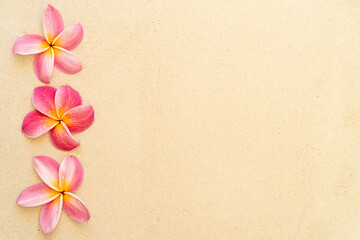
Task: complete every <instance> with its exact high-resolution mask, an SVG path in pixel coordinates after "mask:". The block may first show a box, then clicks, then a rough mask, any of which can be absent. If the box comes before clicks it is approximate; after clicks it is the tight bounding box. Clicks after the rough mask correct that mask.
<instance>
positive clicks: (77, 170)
mask: <svg viewBox="0 0 360 240" xmlns="http://www.w3.org/2000/svg"><path fill="white" fill-rule="evenodd" d="M83 177H84V169H83V167H82V165H81V163H80V161H79V160H77V158H76V157H74V156H68V157H66V158H65V159H64V160H63V161H62V163H61V165H60V169H59V184H60V188H61V190H62V191H65V192H74V191H75V190H76V189H78V188H79V187H80V185H81V183H82V181H83Z"/></svg>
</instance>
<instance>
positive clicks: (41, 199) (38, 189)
mask: <svg viewBox="0 0 360 240" xmlns="http://www.w3.org/2000/svg"><path fill="white" fill-rule="evenodd" d="M59 194H60V193H59V192H57V191H55V190H53V189H51V188H49V187H48V186H47V185H46V184H45V183H38V184H35V185H32V186H30V187H28V188H26V189H25V190H24V191H22V192H21V193H20V195H19V197H18V199H17V200H16V203H17V204H19V205H21V206H23V207H34V206H39V205H42V204H45V203H48V202H50V201H52V200H54V199H55V198H56V197H57V196H59Z"/></svg>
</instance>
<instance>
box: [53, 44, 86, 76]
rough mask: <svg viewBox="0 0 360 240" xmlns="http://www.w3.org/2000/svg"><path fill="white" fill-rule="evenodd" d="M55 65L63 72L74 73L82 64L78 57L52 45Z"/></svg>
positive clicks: (79, 69)
mask: <svg viewBox="0 0 360 240" xmlns="http://www.w3.org/2000/svg"><path fill="white" fill-rule="evenodd" d="M54 54H55V67H56V68H57V69H58V70H59V71H60V72H63V73H66V74H75V73H77V72H79V71H81V69H82V64H81V62H80V60H79V58H78V57H76V56H75V55H74V54H72V53H71V52H69V51H68V50H66V49H64V48H60V47H54Z"/></svg>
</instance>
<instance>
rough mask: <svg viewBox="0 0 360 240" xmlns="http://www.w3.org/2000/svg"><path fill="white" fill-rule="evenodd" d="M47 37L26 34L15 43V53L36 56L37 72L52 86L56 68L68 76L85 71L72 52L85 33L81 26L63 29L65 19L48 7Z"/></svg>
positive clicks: (45, 21)
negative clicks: (51, 82) (52, 75)
mask: <svg viewBox="0 0 360 240" xmlns="http://www.w3.org/2000/svg"><path fill="white" fill-rule="evenodd" d="M43 28H44V35H45V37H43V36H40V35H25V36H22V37H20V38H18V39H17V40H16V42H15V43H14V46H13V49H12V51H13V52H14V53H18V54H21V55H29V54H36V55H35V59H34V71H35V75H36V76H37V78H38V79H39V80H40V81H42V82H43V83H49V82H50V77H51V74H52V72H53V68H54V66H55V67H56V68H57V69H58V70H59V71H61V72H63V73H66V74H74V73H77V72H79V71H80V70H81V69H82V65H81V62H80V60H79V59H78V58H77V57H76V56H75V55H74V54H72V53H71V52H70V51H71V50H73V49H75V48H76V47H77V46H78V45H79V44H80V42H81V40H82V38H83V35H84V32H83V28H82V26H81V24H80V23H78V24H75V25H71V26H69V27H67V28H66V29H65V30H64V22H63V19H62V17H61V15H60V13H59V12H58V10H56V9H55V8H54V7H53V6H51V5H48V7H47V8H46V10H45V14H44V18H43Z"/></svg>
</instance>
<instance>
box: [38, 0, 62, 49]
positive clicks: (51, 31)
mask: <svg viewBox="0 0 360 240" xmlns="http://www.w3.org/2000/svg"><path fill="white" fill-rule="evenodd" d="M43 24H44V35H45V38H46V40H47V41H48V43H49V44H51V43H52V42H53V40H54V39H55V38H56V37H57V35H59V34H60V33H61V32H62V31H64V22H63V19H62V17H61V14H60V13H59V11H58V10H56V9H55V8H54V7H53V6H51V5H48V7H47V8H46V10H45V13H44V18H43Z"/></svg>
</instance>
